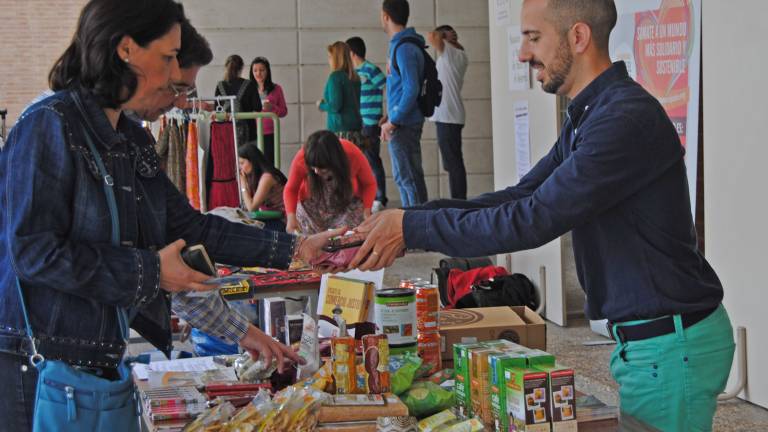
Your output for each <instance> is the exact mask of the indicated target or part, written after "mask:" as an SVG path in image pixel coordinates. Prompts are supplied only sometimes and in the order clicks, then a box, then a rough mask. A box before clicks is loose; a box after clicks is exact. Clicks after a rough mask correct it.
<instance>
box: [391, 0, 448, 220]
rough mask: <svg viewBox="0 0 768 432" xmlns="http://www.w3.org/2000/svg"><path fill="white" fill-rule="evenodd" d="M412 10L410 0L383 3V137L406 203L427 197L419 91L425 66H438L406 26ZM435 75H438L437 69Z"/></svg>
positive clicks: (402, 200)
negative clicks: (386, 40) (385, 43)
mask: <svg viewBox="0 0 768 432" xmlns="http://www.w3.org/2000/svg"><path fill="white" fill-rule="evenodd" d="M409 14H410V7H409V5H408V1H407V0H384V3H383V4H382V10H381V24H382V27H383V28H384V31H385V32H386V33H387V35H388V36H389V38H390V42H389V55H388V57H389V63H388V66H387V69H388V75H387V121H386V122H384V124H382V126H381V138H382V139H384V140H387V141H389V153H390V155H391V156H392V174H393V176H394V177H395V183H396V184H397V188H398V189H399V191H400V200H401V205H402V206H403V207H412V206H417V205H420V204H422V203H424V202H426V201H427V185H426V183H425V182H424V168H423V167H422V164H421V133H422V130H423V128H424V113H423V112H422V109H421V106H420V97H419V95H420V94H421V93H422V84H423V83H424V81H425V75H426V73H425V72H427V68H426V67H425V66H426V65H428V64H430V63H431V70H434V61H432V58H431V57H429V54H427V53H426V51H425V50H424V46H425V45H424V38H423V37H422V36H421V35H419V34H418V33H416V30H414V29H413V28H412V27H409V28H406V27H405V26H406V25H407V24H408V16H409ZM434 75H435V77H436V76H437V72H436V70H435V71H434ZM432 109H434V105H432ZM429 114H430V115H431V113H429Z"/></svg>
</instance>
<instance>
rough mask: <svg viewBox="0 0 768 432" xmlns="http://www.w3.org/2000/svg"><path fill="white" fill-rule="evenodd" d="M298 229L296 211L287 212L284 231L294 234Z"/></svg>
mask: <svg viewBox="0 0 768 432" xmlns="http://www.w3.org/2000/svg"><path fill="white" fill-rule="evenodd" d="M298 229H299V222H298V221H297V220H296V213H288V214H287V215H286V221H285V232H287V233H288V234H296V231H298Z"/></svg>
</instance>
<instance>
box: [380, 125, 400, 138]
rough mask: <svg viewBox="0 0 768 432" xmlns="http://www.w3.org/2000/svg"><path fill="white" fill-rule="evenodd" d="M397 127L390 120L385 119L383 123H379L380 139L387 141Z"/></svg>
mask: <svg viewBox="0 0 768 432" xmlns="http://www.w3.org/2000/svg"><path fill="white" fill-rule="evenodd" d="M395 129H397V126H395V125H393V124H392V123H391V122H389V121H387V122H386V123H384V124H383V125H381V139H382V140H383V141H389V140H391V139H392V133H393V132H394V131H395Z"/></svg>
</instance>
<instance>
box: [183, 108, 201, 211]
mask: <svg viewBox="0 0 768 432" xmlns="http://www.w3.org/2000/svg"><path fill="white" fill-rule="evenodd" d="M197 148H198V146H197V123H195V122H193V121H192V122H189V132H188V133H187V158H186V163H187V164H186V169H187V182H186V183H187V198H188V199H189V205H191V206H192V207H193V208H194V209H195V210H200V183H199V172H198V166H197Z"/></svg>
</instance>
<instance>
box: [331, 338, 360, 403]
mask: <svg viewBox="0 0 768 432" xmlns="http://www.w3.org/2000/svg"><path fill="white" fill-rule="evenodd" d="M331 357H332V360H333V379H334V381H335V383H336V393H337V394H352V393H355V390H356V389H357V378H356V377H357V370H356V369H355V339H354V338H351V337H348V336H345V337H335V338H331Z"/></svg>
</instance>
